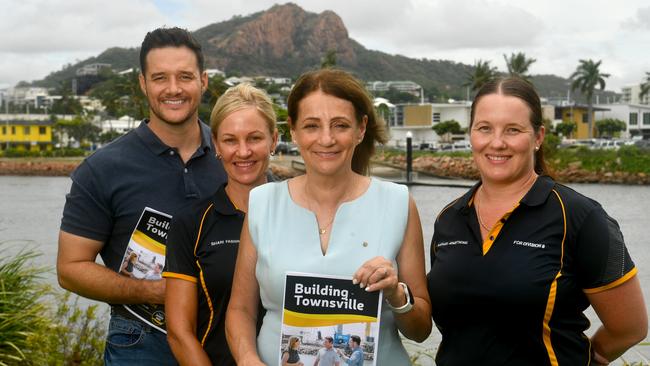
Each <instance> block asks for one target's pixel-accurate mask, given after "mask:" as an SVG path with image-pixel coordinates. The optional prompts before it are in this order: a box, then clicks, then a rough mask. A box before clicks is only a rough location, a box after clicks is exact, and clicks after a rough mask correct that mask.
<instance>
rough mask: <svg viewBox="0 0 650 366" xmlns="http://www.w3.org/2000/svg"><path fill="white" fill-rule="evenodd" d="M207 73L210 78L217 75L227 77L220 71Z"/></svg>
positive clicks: (215, 70)
mask: <svg viewBox="0 0 650 366" xmlns="http://www.w3.org/2000/svg"><path fill="white" fill-rule="evenodd" d="M205 73H206V74H208V77H209V78H211V77H213V76H215V75H219V76H221V77H225V76H226V73H225V72H223V71H221V70H219V69H205Z"/></svg>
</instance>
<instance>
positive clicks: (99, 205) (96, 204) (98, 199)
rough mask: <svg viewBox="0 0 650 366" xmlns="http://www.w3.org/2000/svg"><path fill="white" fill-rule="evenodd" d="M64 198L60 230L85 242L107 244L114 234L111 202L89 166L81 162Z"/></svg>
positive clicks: (99, 180) (73, 174)
mask: <svg viewBox="0 0 650 366" xmlns="http://www.w3.org/2000/svg"><path fill="white" fill-rule="evenodd" d="M71 178H72V186H71V187H70V193H68V194H67V195H66V200H65V206H64V208H63V218H62V219H61V230H63V231H65V232H67V233H70V234H74V235H79V236H82V237H84V238H89V239H93V240H99V241H101V242H106V241H107V240H108V238H109V237H110V235H111V232H112V230H113V217H112V214H111V209H110V202H108V201H107V199H106V198H105V196H106V193H105V190H104V189H103V188H104V187H103V186H102V185H101V181H102V180H101V179H99V178H98V177H97V175H96V174H95V172H94V171H93V169H92V167H91V165H90V164H89V163H88V162H87V161H84V162H83V163H81V164H80V165H79V167H77V169H76V170H75V171H74V172H73V173H72V176H71Z"/></svg>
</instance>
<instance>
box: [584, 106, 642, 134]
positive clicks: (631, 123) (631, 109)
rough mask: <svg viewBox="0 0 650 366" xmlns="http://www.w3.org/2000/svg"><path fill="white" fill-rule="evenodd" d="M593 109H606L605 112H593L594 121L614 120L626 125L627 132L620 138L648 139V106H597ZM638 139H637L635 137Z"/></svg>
mask: <svg viewBox="0 0 650 366" xmlns="http://www.w3.org/2000/svg"><path fill="white" fill-rule="evenodd" d="M595 107H598V108H607V109H609V110H607V111H598V110H596V112H595V120H596V121H598V120H601V119H605V118H615V119H618V120H621V121H623V122H625V123H626V124H627V130H626V131H624V132H621V137H624V138H632V137H637V136H640V137H641V138H643V139H644V140H647V139H650V105H644V104H631V103H630V104H628V103H626V104H624V103H617V104H599V105H597V106H595ZM637 138H638V137H637Z"/></svg>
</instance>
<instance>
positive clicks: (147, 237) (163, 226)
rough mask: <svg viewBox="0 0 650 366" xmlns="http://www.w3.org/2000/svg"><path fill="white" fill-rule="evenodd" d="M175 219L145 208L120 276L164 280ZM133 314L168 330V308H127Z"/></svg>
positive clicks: (160, 329) (136, 306)
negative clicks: (166, 311)
mask: <svg viewBox="0 0 650 366" xmlns="http://www.w3.org/2000/svg"><path fill="white" fill-rule="evenodd" d="M171 220H172V217H171V216H170V215H168V214H166V213H163V212H160V211H156V210H154V209H152V208H149V207H145V208H144V210H143V211H142V215H140V219H139V220H138V224H137V225H136V227H135V229H134V230H133V234H131V239H130V240H129V244H128V245H127V247H126V251H125V252H124V257H123V258H122V264H121V265H120V271H119V273H120V274H121V275H124V276H129V277H133V278H137V279H144V280H160V279H162V270H163V267H164V265H165V243H166V242H167V233H168V231H169V226H170V225H171ZM123 306H124V307H125V308H126V309H127V310H128V311H129V312H130V313H131V314H133V315H135V316H137V317H138V318H139V319H141V320H142V321H144V322H145V323H147V324H149V325H151V326H152V327H154V328H156V329H157V330H159V331H161V332H163V333H167V331H166V330H165V309H164V307H163V305H161V304H137V305H123Z"/></svg>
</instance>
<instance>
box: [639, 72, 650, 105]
mask: <svg viewBox="0 0 650 366" xmlns="http://www.w3.org/2000/svg"><path fill="white" fill-rule="evenodd" d="M648 94H650V72H646V73H645V82H644V83H643V84H641V92H639V99H640V100H643V97H645V96H646V95H648Z"/></svg>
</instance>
